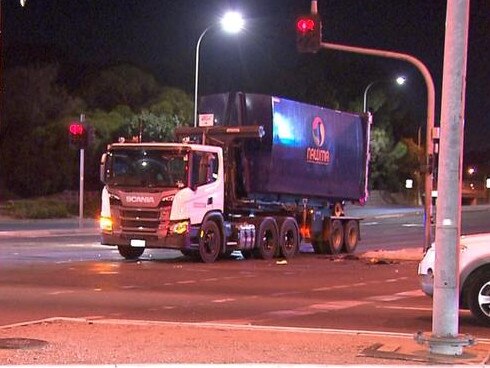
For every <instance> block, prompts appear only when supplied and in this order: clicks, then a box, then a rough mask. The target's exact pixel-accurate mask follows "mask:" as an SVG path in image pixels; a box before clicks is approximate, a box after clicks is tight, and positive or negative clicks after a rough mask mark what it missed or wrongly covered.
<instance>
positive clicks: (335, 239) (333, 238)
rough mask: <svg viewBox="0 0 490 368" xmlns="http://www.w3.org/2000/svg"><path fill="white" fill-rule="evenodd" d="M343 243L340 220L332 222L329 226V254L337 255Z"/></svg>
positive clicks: (342, 230)
mask: <svg viewBox="0 0 490 368" xmlns="http://www.w3.org/2000/svg"><path fill="white" fill-rule="evenodd" d="M343 243H344V228H343V227H342V222H340V220H333V221H332V224H331V226H330V235H329V237H328V245H329V249H330V254H339V253H340V251H341V250H342V245H343Z"/></svg>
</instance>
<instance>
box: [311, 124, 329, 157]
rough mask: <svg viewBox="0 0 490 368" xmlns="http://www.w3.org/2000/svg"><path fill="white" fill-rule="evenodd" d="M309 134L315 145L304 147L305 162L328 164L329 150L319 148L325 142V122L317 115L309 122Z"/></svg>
mask: <svg viewBox="0 0 490 368" xmlns="http://www.w3.org/2000/svg"><path fill="white" fill-rule="evenodd" d="M311 134H312V137H313V143H315V146H316V147H308V148H306V162H309V163H312V164H320V165H328V164H329V163H330V151H329V150H328V149H322V148H321V147H322V146H323V145H324V143H325V137H326V131H325V124H324V123H323V120H322V119H321V118H320V117H319V116H316V117H315V118H314V119H313V121H312V123H311Z"/></svg>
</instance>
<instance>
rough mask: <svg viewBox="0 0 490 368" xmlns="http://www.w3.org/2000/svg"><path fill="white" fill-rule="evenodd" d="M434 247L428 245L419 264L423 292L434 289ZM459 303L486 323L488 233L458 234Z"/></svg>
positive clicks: (489, 318)
mask: <svg viewBox="0 0 490 368" xmlns="http://www.w3.org/2000/svg"><path fill="white" fill-rule="evenodd" d="M434 263H435V248H434V245H432V246H431V247H430V248H429V249H428V250H427V252H426V253H425V255H424V258H423V259H422V261H421V262H420V264H419V268H418V274H419V278H420V284H421V287H422V290H423V291H424V293H426V294H427V295H429V296H432V294H433V292H434ZM459 287H460V290H459V305H460V308H461V309H469V310H470V311H471V313H472V314H473V315H474V316H475V317H476V318H477V319H478V320H479V321H481V322H482V323H484V324H486V325H490V233H488V234H487V233H486V234H475V235H466V236H462V237H461V242H460V256H459Z"/></svg>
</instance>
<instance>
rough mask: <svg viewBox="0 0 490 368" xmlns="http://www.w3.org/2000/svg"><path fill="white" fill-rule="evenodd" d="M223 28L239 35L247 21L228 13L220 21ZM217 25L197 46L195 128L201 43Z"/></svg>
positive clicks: (235, 14)
mask: <svg viewBox="0 0 490 368" xmlns="http://www.w3.org/2000/svg"><path fill="white" fill-rule="evenodd" d="M220 24H221V28H222V29H223V30H224V31H225V32H227V33H238V32H240V31H241V30H242V29H243V25H244V24H245V21H244V20H243V18H242V16H241V14H240V13H237V12H228V13H226V14H225V15H224V16H223V17H222V18H221V21H220ZM216 25H217V24H212V25H210V26H209V27H207V28H206V29H205V30H204V31H203V32H202V33H201V35H200V36H199V39H198V40H197V45H196V73H195V78H196V79H195V84H194V126H195V127H197V120H198V119H197V96H198V89H199V51H200V47H201V41H202V39H203V37H204V35H205V34H206V33H207V32H208V31H209V30H210V29H211V28H213V27H215V26H216Z"/></svg>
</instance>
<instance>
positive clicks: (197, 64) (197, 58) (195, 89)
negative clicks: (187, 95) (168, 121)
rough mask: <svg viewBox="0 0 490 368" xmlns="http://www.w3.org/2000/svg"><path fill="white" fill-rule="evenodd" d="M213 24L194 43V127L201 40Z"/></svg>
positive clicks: (195, 125) (195, 124) (195, 122)
mask: <svg viewBox="0 0 490 368" xmlns="http://www.w3.org/2000/svg"><path fill="white" fill-rule="evenodd" d="M214 26H215V25H214V24H213V25H211V26H209V27H207V28H206V29H205V30H204V31H203V32H202V33H201V35H200V36H199V39H198V40H197V45H196V72H195V81H194V127H197V96H198V90H199V51H200V49H201V41H202V39H203V37H204V35H205V34H206V33H207V32H208V31H209V30H210V29H211V28H213V27H214Z"/></svg>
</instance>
